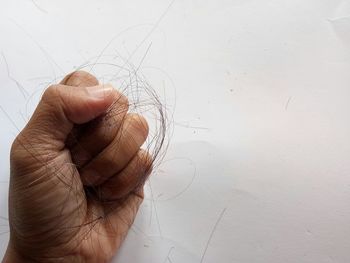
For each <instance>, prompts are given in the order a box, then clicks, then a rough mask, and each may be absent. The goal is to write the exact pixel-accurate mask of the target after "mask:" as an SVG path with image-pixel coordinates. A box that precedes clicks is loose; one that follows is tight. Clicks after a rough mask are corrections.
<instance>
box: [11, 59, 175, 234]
mask: <svg viewBox="0 0 350 263" xmlns="http://www.w3.org/2000/svg"><path fill="white" fill-rule="evenodd" d="M146 54H147V53H146ZM100 59H101V60H103V61H104V62H103V63H102V62H98V61H99V60H100ZM108 59H111V60H112V62H108V61H107V60H108ZM142 60H143V59H142ZM91 61H92V62H91ZM141 63H142V62H141ZM141 63H140V65H141ZM80 70H83V71H87V72H89V73H91V74H92V75H94V76H96V77H97V78H98V79H99V80H100V82H101V83H111V84H112V85H113V86H114V87H116V88H117V89H118V91H119V92H120V93H121V94H123V95H124V96H126V97H127V98H128V110H127V111H128V113H136V114H139V115H142V116H143V117H145V119H147V122H148V126H149V132H148V137H147V139H146V141H145V143H144V144H143V147H142V148H143V149H144V151H145V152H147V158H148V159H149V158H150V157H151V158H150V160H147V162H143V160H140V161H141V162H142V163H143V164H144V163H147V166H146V167H145V169H144V176H143V177H142V178H140V179H139V182H138V183H137V184H136V185H135V187H134V189H133V191H131V193H129V194H128V195H124V196H120V197H118V198H115V199H106V198H103V196H104V193H103V192H101V188H99V187H98V186H84V191H85V195H86V197H88V198H89V200H92V201H93V202H95V203H100V204H101V205H103V207H105V208H106V209H105V211H103V213H102V214H101V213H97V214H95V215H92V217H89V220H88V222H85V223H84V225H74V226H73V227H74V228H82V227H85V226H89V227H88V228H87V229H88V230H87V231H86V232H85V234H84V235H83V238H84V239H85V238H87V237H88V236H89V234H90V233H91V231H99V230H98V229H97V228H95V227H94V226H96V225H97V223H98V222H100V221H101V220H108V215H109V214H110V213H114V212H116V210H117V209H122V208H123V209H125V206H124V202H125V201H127V199H128V196H129V195H130V194H134V195H139V196H140V197H142V198H143V194H142V193H141V191H140V189H141V187H143V186H144V184H145V181H146V180H147V178H148V175H149V174H150V172H151V170H153V171H154V170H156V169H157V168H158V166H159V165H160V163H161V162H162V160H163V158H164V156H165V154H166V151H167V148H168V146H169V139H170V132H171V131H172V129H171V122H170V121H169V117H168V116H169V115H168V108H167V107H166V103H165V102H163V101H162V100H161V98H160V96H159V94H158V93H157V92H156V90H155V89H154V88H153V87H152V86H151V85H150V84H149V82H148V81H147V80H146V77H145V76H144V75H143V74H142V73H141V71H140V66H137V67H136V66H134V65H133V64H132V63H131V62H130V60H129V59H125V58H123V57H122V56H119V55H118V56H115V55H103V56H102V55H100V56H98V57H96V58H92V59H90V60H89V62H88V63H85V64H84V65H82V66H80V67H78V68H77V69H76V72H77V71H80ZM73 74H74V73H73ZM69 76H71V75H68V79H69ZM54 82H55V83H56V82H58V78H56V79H55V80H54V81H52V83H54ZM46 84H51V83H46ZM46 86H47V85H46ZM118 102H119V101H118V99H117V100H116V101H115V102H114V103H113V104H112V105H111V106H110V108H109V109H108V110H107V111H106V112H105V113H104V114H103V115H102V116H99V117H97V118H96V119H94V120H92V121H91V122H89V123H86V124H81V125H75V126H74V127H73V130H72V131H71V133H70V135H69V136H68V138H67V140H66V146H67V148H68V149H71V147H72V146H73V145H77V144H79V138H80V136H81V135H82V134H83V133H84V132H85V133H86V132H89V130H93V129H94V127H97V126H99V125H101V123H102V126H103V125H104V124H105V123H107V126H108V125H117V124H115V123H113V121H110V122H108V120H109V119H111V120H113V119H114V118H115V117H117V116H118V115H121V116H123V117H122V119H121V123H119V124H118V126H119V127H120V126H122V124H123V122H124V121H125V118H126V114H125V110H123V109H122V110H120V111H119V110H118V108H117V107H115V106H116V104H118ZM116 108H117V109H116ZM107 128H108V127H107ZM22 139H24V141H25V142H26V141H29V140H27V139H26V138H22ZM115 139H119V138H115ZM24 141H23V142H21V140H18V142H19V143H20V144H21V145H22V146H23V147H24V148H25V150H26V151H27V152H28V153H29V154H30V155H31V157H33V159H35V160H36V161H38V162H40V163H41V164H42V166H43V167H45V169H46V171H47V172H49V173H55V174H56V175H57V178H58V180H59V182H58V183H59V184H61V185H63V186H64V187H68V189H69V195H74V194H75V193H76V191H77V189H74V188H73V187H72V185H74V184H72V181H69V180H76V178H67V177H66V176H65V175H64V174H62V173H61V172H60V167H50V166H49V165H48V164H47V163H45V161H43V160H39V159H38V158H37V157H36V156H37V152H36V151H38V150H40V149H35V147H31V145H26V143H25V142H24ZM118 150H119V149H115V151H116V152H117V151H118ZM71 155H72V160H73V163H72V164H71V165H73V166H74V168H77V170H78V171H79V170H80V168H82V167H79V165H77V164H76V162H75V161H74V160H75V156H74V153H72V152H71ZM145 158H146V157H145ZM51 165H52V164H51ZM69 165H70V164H69ZM106 169H108V167H106ZM39 180H40V179H39ZM55 185H57V182H53V183H52V186H53V187H54V186H55ZM141 195H142V196H141ZM68 198H69V196H67V200H68ZM65 202H66V200H62V201H60V205H62V209H63V207H64V205H65ZM130 209H132V208H130ZM13 217H16V215H13ZM18 220H21V219H20V218H18ZM23 223H25V222H23ZM107 223H108V222H107ZM125 224H127V225H128V226H129V227H130V225H131V224H132V222H125ZM56 227H57V228H56V230H57V231H58V233H61V231H62V233H63V231H64V230H65V229H67V228H66V227H65V226H64V225H61V224H60V225H57V226H56ZM71 227H72V226H70V228H71ZM105 234H106V233H105ZM107 234H108V235H111V236H113V235H114V234H115V233H107Z"/></svg>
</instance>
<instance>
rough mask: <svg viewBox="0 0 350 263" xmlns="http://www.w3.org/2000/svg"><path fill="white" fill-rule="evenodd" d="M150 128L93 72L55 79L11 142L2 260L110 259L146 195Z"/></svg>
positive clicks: (149, 161)
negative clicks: (7, 226)
mask: <svg viewBox="0 0 350 263" xmlns="http://www.w3.org/2000/svg"><path fill="white" fill-rule="evenodd" d="M147 135H148V126H147V122H146V120H145V119H144V118H143V117H142V116H140V115H137V114H131V113H128V100H127V98H126V97H125V96H124V95H122V94H121V93H119V92H118V91H117V90H115V89H114V88H113V87H112V86H110V85H99V83H98V81H97V79H96V78H95V77H94V76H92V75H90V74H89V73H86V72H82V71H79V72H74V73H72V74H70V75H68V76H67V77H66V78H65V79H64V80H63V81H62V82H61V83H60V84H58V85H53V86H51V87H49V88H48V89H47V90H46V91H45V92H44V94H43V96H42V99H41V101H40V103H39V105H38V107H37V109H36V110H35V112H34V114H33V116H32V118H31V119H30V121H29V122H28V124H27V125H26V127H25V128H24V129H23V131H22V132H21V133H20V134H19V135H18V136H17V138H16V140H15V141H14V143H13V145H12V150H11V179H10V191H9V221H10V242H9V245H8V249H7V252H6V255H5V258H4V261H3V262H6V263H7V262H10V263H16V262H97V263H102V262H109V260H110V259H111V258H112V257H113V255H114V254H115V253H116V252H117V250H118V248H119V247H120V245H121V243H122V241H123V239H124V238H125V236H126V234H127V232H128V230H129V228H130V226H131V224H132V223H133V220H134V218H135V216H136V213H137V210H138V208H139V206H140V204H141V202H142V200H143V185H144V183H145V181H146V178H147V177H148V175H149V174H150V172H151V166H152V158H151V156H149V154H148V153H147V152H146V151H144V150H142V149H140V147H141V146H142V144H143V143H144V142H145V140H146V138H147Z"/></svg>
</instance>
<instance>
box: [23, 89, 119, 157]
mask: <svg viewBox="0 0 350 263" xmlns="http://www.w3.org/2000/svg"><path fill="white" fill-rule="evenodd" d="M115 93H117V92H116V91H114V89H113V87H112V86H111V85H98V86H93V87H72V86H66V85H53V86H51V87H49V88H48V89H47V90H46V91H45V92H44V94H43V96H42V98H41V101H40V102H39V105H38V106H37V108H36V110H35V112H34V114H33V116H32V118H31V119H30V121H29V122H28V124H27V126H26V127H25V128H24V130H23V131H22V132H21V134H20V135H19V137H21V136H22V137H24V138H23V139H24V141H27V142H28V141H29V142H30V143H32V144H37V143H39V144H40V145H42V146H45V149H46V150H62V149H63V148H64V145H65V141H66V138H67V136H68V134H69V133H70V132H71V130H72V128H73V126H74V124H83V123H86V122H89V121H91V120H93V119H94V118H96V117H97V116H99V115H101V114H102V113H104V112H105V111H106V110H107V109H108V107H109V106H110V105H111V104H112V103H113V101H114V99H115V96H113V95H115Z"/></svg>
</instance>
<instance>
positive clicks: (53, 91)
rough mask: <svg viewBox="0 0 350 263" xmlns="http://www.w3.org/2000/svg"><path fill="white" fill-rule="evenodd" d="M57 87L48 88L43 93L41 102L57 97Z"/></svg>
mask: <svg viewBox="0 0 350 263" xmlns="http://www.w3.org/2000/svg"><path fill="white" fill-rule="evenodd" d="M59 87H60V86H59V85H51V86H49V87H48V88H47V89H46V90H45V91H44V93H43V96H42V99H43V100H45V101H46V100H52V99H55V98H57V97H58V96H59Z"/></svg>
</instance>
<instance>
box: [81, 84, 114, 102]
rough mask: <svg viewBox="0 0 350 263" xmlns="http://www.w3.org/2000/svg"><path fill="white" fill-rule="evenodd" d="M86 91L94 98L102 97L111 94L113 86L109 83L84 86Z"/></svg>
mask: <svg viewBox="0 0 350 263" xmlns="http://www.w3.org/2000/svg"><path fill="white" fill-rule="evenodd" d="M86 91H87V93H88V94H89V96H90V97H92V98H94V99H103V98H106V97H108V96H109V95H111V92H112V91H113V86H112V85H111V84H105V85H98V86H93V87H86Z"/></svg>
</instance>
